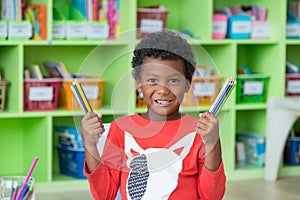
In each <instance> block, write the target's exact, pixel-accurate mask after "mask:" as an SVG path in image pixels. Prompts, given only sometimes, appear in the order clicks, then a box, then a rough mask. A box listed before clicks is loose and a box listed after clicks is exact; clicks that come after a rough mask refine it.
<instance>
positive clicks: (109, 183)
mask: <svg viewBox="0 0 300 200" xmlns="http://www.w3.org/2000/svg"><path fill="white" fill-rule="evenodd" d="M120 133H121V134H120ZM119 135H123V134H122V131H121V130H120V129H119V128H118V127H117V126H116V124H115V123H112V124H111V128H110V130H109V133H108V136H107V139H106V142H105V146H104V150H103V154H102V158H101V163H100V164H99V165H98V167H97V168H96V169H95V170H94V171H93V172H92V173H90V174H89V173H88V171H87V166H86V163H85V166H84V171H85V174H86V176H87V179H88V182H89V185H90V190H91V192H92V195H93V197H94V198H95V200H113V199H115V196H116V194H117V191H118V188H119V185H120V177H121V169H122V160H123V159H122V156H123V150H122V147H121V144H122V142H121V141H120V139H122V137H118V136H119Z"/></svg>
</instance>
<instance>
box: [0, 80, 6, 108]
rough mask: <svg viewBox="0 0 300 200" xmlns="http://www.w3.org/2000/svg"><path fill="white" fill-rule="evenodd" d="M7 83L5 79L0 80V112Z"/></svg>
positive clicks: (3, 103)
mask: <svg viewBox="0 0 300 200" xmlns="http://www.w3.org/2000/svg"><path fill="white" fill-rule="evenodd" d="M7 84H8V82H7V81H6V80H0V112H2V111H3V110H4V108H5V99H6V87H7Z"/></svg>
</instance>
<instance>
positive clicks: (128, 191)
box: [82, 31, 226, 200]
mask: <svg viewBox="0 0 300 200" xmlns="http://www.w3.org/2000/svg"><path fill="white" fill-rule="evenodd" d="M132 67H133V75H134V78H135V81H136V88H137V90H138V92H140V93H142V94H143V97H144V100H145V103H146V105H147V112H146V113H143V114H142V113H138V114H134V115H131V116H125V117H121V118H119V119H116V120H115V121H113V122H112V123H111V126H110V130H109V132H108V136H107V139H106V144H105V147H104V151H103V154H102V156H101V158H100V155H99V153H98V150H97V142H98V139H99V137H101V135H102V133H103V132H104V127H103V124H102V122H101V115H96V114H95V113H87V114H86V115H85V116H84V118H83V119H82V133H83V138H84V146H85V149H86V151H85V155H86V161H85V168H84V170H85V173H86V175H87V178H88V181H89V184H90V189H91V192H92V194H93V196H94V198H95V199H99V200H100V199H102V200H109V199H112V200H113V199H114V198H115V196H116V194H117V191H118V188H119V187H120V191H121V195H122V199H123V200H125V199H135V200H140V199H151V200H153V199H155V200H160V199H178V200H182V199H188V200H193V199H195V200H196V199H212V200H217V199H222V197H223V195H224V192H225V182H226V177H225V173H224V168H223V163H222V156H221V144H220V140H219V124H218V120H217V118H216V117H214V116H213V115H212V114H211V113H209V112H205V113H203V114H200V115H199V118H194V117H191V116H189V115H187V114H182V113H180V112H179V107H180V104H181V102H182V100H183V97H184V93H185V92H187V91H188V90H189V88H190V84H191V80H192V75H193V73H194V71H195V61H194V54H193V52H192V50H191V47H190V46H189V44H188V43H187V41H186V40H185V39H183V38H182V37H180V36H179V35H178V34H176V33H174V32H171V31H164V32H156V33H151V34H149V35H148V36H147V37H145V38H144V39H143V40H142V41H141V42H140V43H139V44H138V45H137V47H136V49H135V51H134V56H133V60H132Z"/></svg>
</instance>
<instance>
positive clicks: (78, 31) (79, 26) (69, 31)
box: [66, 23, 86, 38]
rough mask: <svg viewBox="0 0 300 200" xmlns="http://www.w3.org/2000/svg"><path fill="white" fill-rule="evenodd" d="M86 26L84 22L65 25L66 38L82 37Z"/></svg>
mask: <svg viewBox="0 0 300 200" xmlns="http://www.w3.org/2000/svg"><path fill="white" fill-rule="evenodd" d="M85 30H86V26H85V24H84V23H75V24H67V25H66V38H84V37H85V36H86V34H85Z"/></svg>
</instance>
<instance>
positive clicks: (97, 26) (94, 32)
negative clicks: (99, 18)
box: [86, 22, 109, 39]
mask: <svg viewBox="0 0 300 200" xmlns="http://www.w3.org/2000/svg"><path fill="white" fill-rule="evenodd" d="M108 36H109V26H108V23H105V22H87V24H86V38H87V39H106V38H108Z"/></svg>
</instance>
